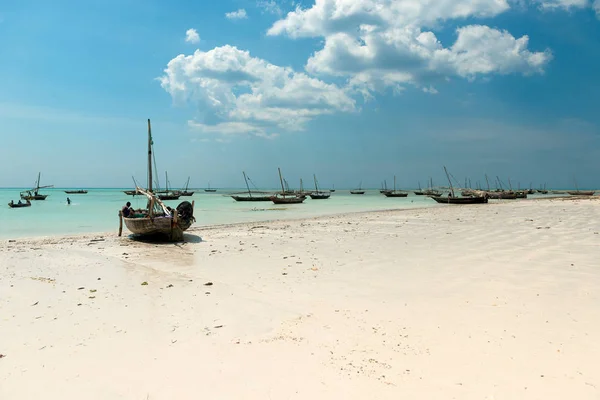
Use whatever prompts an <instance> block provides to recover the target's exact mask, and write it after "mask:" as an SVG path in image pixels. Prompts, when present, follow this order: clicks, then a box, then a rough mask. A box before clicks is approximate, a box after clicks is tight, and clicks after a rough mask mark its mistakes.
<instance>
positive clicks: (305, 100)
mask: <svg viewBox="0 0 600 400" xmlns="http://www.w3.org/2000/svg"><path fill="white" fill-rule="evenodd" d="M159 80H160V82H161V85H162V87H163V88H164V89H165V90H166V91H167V92H168V93H170V94H171V96H172V97H173V99H174V100H176V101H179V102H193V103H195V104H198V105H199V107H200V108H201V109H202V110H205V111H210V115H211V118H212V121H210V122H207V121H203V122H194V123H192V124H191V125H190V126H193V127H194V128H196V129H198V130H199V131H201V132H204V133H221V134H224V135H231V134H234V133H245V134H250V135H254V136H260V137H272V135H273V134H274V133H278V132H280V131H298V130H302V129H303V128H304V126H305V124H306V123H307V122H309V121H310V120H311V119H313V118H315V117H317V116H319V115H325V114H332V113H334V112H352V111H354V110H355V107H356V106H355V100H354V99H352V98H351V97H350V96H349V95H348V93H347V92H346V91H345V90H344V89H342V88H340V87H338V86H336V85H334V84H329V83H325V82H323V81H321V80H319V79H316V78H313V77H310V76H308V75H306V74H305V73H302V72H295V71H294V70H292V69H291V68H287V67H280V66H277V65H273V64H271V63H269V62H267V61H265V60H263V59H260V58H256V57H252V56H251V55H250V53H249V52H247V51H242V50H239V49H238V48H236V47H233V46H229V45H226V46H222V47H216V48H214V49H212V50H210V51H207V52H204V51H200V50H196V51H195V52H194V54H192V55H187V56H186V55H183V54H181V55H179V56H177V57H175V58H174V59H172V60H171V61H170V62H169V63H168V65H167V68H166V69H165V71H164V75H163V76H162V77H160V78H159Z"/></svg>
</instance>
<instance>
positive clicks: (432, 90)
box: [422, 86, 439, 94]
mask: <svg viewBox="0 0 600 400" xmlns="http://www.w3.org/2000/svg"><path fill="white" fill-rule="evenodd" d="M422 90H423V92H425V93H429V94H438V93H439V92H438V91H437V89H436V88H434V87H433V86H429V87H424V88H423V89H422Z"/></svg>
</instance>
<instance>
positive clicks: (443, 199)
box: [430, 196, 488, 204]
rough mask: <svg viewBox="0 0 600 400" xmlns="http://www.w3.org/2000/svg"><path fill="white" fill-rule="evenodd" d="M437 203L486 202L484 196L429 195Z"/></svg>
mask: <svg viewBox="0 0 600 400" xmlns="http://www.w3.org/2000/svg"><path fill="white" fill-rule="evenodd" d="M430 197H431V198H432V199H433V200H435V201H436V202H438V203H444V204H482V203H487V202H488V199H487V197H486V196H470V197H454V196H430Z"/></svg>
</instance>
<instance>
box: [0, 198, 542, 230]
mask: <svg viewBox="0 0 600 400" xmlns="http://www.w3.org/2000/svg"><path fill="white" fill-rule="evenodd" d="M21 190H22V189H0V238H2V239H13V238H22V237H39V236H54V235H70V234H78V233H92V232H110V231H114V232H115V233H116V232H117V231H118V227H119V217H118V212H119V210H120V209H121V207H122V206H123V205H124V204H125V203H126V202H127V201H130V202H131V204H132V206H133V207H134V208H143V207H145V206H146V198H145V197H143V196H128V195H126V194H125V193H123V190H124V189H88V193H87V194H70V195H67V194H66V193H65V192H64V190H68V189H64V188H60V189H58V188H52V189H43V190H42V191H41V193H43V194H49V196H48V198H47V199H46V200H43V201H32V206H31V207H25V208H9V207H8V203H9V202H10V201H11V200H13V201H15V202H17V201H18V200H19V192H20V191H21ZM241 191H242V189H218V191H217V192H216V193H206V192H204V191H203V190H202V189H200V190H199V191H196V192H195V193H194V195H193V196H192V197H181V198H180V200H173V201H166V202H165V203H166V204H167V205H170V206H171V207H176V206H177V205H178V204H179V203H180V202H181V201H184V200H188V201H190V202H191V201H192V200H194V202H195V208H194V216H195V217H196V223H195V224H194V225H193V226H195V227H198V226H207V225H219V224H229V223H239V222H259V221H267V220H275V219H297V218H305V217H316V216H322V215H332V214H341V213H347V212H358V211H376V210H388V209H410V208H422V207H440V206H442V207H445V206H446V205H439V204H437V203H436V202H435V201H433V200H431V199H429V198H428V197H425V196H415V195H414V194H413V193H412V192H410V194H409V196H408V197H406V198H387V197H385V196H383V195H382V194H380V193H379V190H367V192H366V193H365V194H364V195H352V194H350V192H349V190H344V189H338V190H336V192H334V193H332V195H331V198H330V199H328V200H312V199H310V198H307V199H306V200H305V201H304V203H302V204H291V205H275V204H273V203H271V202H257V203H247V202H236V201H234V200H233V199H232V198H231V197H229V196H227V194H228V193H234V192H241ZM67 197H69V198H70V199H71V204H70V205H67ZM530 197H536V196H535V195H534V196H530ZM123 229H124V232H128V231H127V228H126V227H124V228H123Z"/></svg>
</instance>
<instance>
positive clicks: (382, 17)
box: [268, 0, 552, 97]
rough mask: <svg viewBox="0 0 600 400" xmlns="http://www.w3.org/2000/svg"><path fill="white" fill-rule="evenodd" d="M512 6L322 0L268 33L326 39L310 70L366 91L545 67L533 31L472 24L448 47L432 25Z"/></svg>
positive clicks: (479, 1)
mask: <svg viewBox="0 0 600 400" xmlns="http://www.w3.org/2000/svg"><path fill="white" fill-rule="evenodd" d="M508 9H509V4H508V3H507V1H506V0H475V1H474V0H356V1H353V2H350V1H344V0H316V2H315V4H314V5H313V6H312V7H311V8H308V9H300V8H298V9H296V10H295V11H294V12H291V13H288V15H287V16H286V17H285V18H284V19H281V20H279V21H277V22H276V23H275V24H273V26H272V27H271V28H270V29H269V30H268V34H269V35H287V36H289V37H291V38H297V37H322V38H324V45H323V47H322V48H321V49H320V50H318V51H316V52H315V53H314V54H313V55H312V56H311V57H310V58H309V59H308V61H307V63H306V70H307V71H308V72H309V73H312V74H318V75H320V76H325V75H330V76H340V77H347V78H348V80H349V83H350V85H351V86H353V87H355V88H356V89H357V90H359V91H360V92H361V93H363V95H368V94H369V93H370V92H374V91H377V92H380V91H383V90H385V89H386V88H390V87H391V88H392V89H393V90H395V91H398V90H402V85H405V84H414V85H420V84H423V83H426V82H427V81H428V80H429V79H430V78H434V77H435V78H436V79H437V78H440V77H441V76H459V77H463V78H468V79H473V78H475V77H477V76H478V75H489V74H494V73H496V74H509V73H522V74H532V73H542V72H543V70H544V67H545V65H546V64H547V63H548V62H549V61H550V59H551V58H552V56H551V53H550V52H549V51H548V50H544V51H538V52H535V51H530V50H529V49H528V42H529V38H528V37H527V36H522V37H520V38H515V37H514V36H512V35H511V34H510V33H509V32H507V31H501V30H498V29H494V28H490V27H488V26H485V25H467V26H464V27H459V28H458V29H457V30H456V41H455V42H454V44H452V45H451V46H447V47H445V46H444V45H443V44H442V43H441V41H440V40H439V39H438V38H437V36H436V35H435V33H434V32H433V30H431V29H433V28H431V27H436V26H438V25H439V24H440V23H442V22H443V21H446V20H456V19H458V20H462V19H465V18H478V17H493V16H496V15H498V14H500V13H503V12H505V11H507V10H508ZM430 28H431V29H430ZM367 97H368V96H367Z"/></svg>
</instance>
